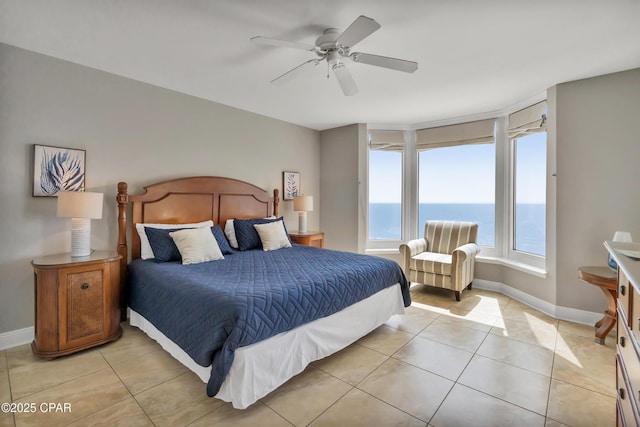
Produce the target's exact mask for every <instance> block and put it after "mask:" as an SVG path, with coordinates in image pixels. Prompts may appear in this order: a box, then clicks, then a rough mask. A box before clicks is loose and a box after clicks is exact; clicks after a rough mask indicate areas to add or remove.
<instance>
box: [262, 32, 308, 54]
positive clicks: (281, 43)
mask: <svg viewBox="0 0 640 427" xmlns="http://www.w3.org/2000/svg"><path fill="white" fill-rule="evenodd" d="M251 43H255V44H260V45H265V46H277V47H290V48H293V49H302V50H311V51H313V50H315V48H316V47H315V46H314V45H311V44H307V43H298V42H292V41H289V40H280V39H272V38H270V37H262V36H256V37H251Z"/></svg>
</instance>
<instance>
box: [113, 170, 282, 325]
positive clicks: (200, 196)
mask: <svg viewBox="0 0 640 427" xmlns="http://www.w3.org/2000/svg"><path fill="white" fill-rule="evenodd" d="M144 189H145V192H144V194H140V195H129V194H128V193H127V183H126V182H119V183H118V195H117V197H116V199H117V202H118V254H120V255H122V259H121V261H120V277H121V281H122V286H121V295H124V284H125V283H126V277H127V264H128V259H129V255H128V252H129V251H128V246H127V215H126V210H127V205H128V203H129V202H130V203H131V216H132V218H131V221H130V224H131V241H132V244H131V259H132V260H134V259H137V258H140V236H139V235H138V233H137V232H136V231H135V225H136V224H139V223H168V224H184V223H191V222H200V221H206V220H209V219H211V220H213V222H214V224H220V226H221V227H222V228H223V229H224V226H225V224H226V222H227V219H232V218H262V217H268V216H271V215H274V216H278V202H279V197H278V195H279V190H278V189H275V190H273V197H271V196H269V195H268V194H267V192H266V191H265V190H263V189H262V188H260V187H256V186H255V185H253V184H249V183H248V182H244V181H240V180H237V179H233V178H223V177H218V176H194V177H187V178H178V179H172V180H169V181H163V182H159V183H156V184H151V185H147V186H145V187H144ZM124 308H126V307H123V309H124ZM124 313H126V311H123V314H124Z"/></svg>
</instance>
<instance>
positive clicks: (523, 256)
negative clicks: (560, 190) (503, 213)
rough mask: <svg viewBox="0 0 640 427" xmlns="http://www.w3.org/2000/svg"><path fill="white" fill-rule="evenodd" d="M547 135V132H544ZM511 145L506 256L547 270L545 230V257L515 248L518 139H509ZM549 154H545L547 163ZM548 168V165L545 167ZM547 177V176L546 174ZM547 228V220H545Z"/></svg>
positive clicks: (546, 207) (546, 139)
mask: <svg viewBox="0 0 640 427" xmlns="http://www.w3.org/2000/svg"><path fill="white" fill-rule="evenodd" d="M544 133H545V134H547V131H546V130H545V131H544ZM507 139H508V144H509V180H508V184H509V188H508V191H507V193H508V209H509V213H508V215H509V216H508V221H507V226H508V232H507V236H508V244H507V245H506V247H505V249H506V250H505V256H506V258H508V259H511V260H514V261H516V262H520V263H523V264H527V265H531V266H533V267H537V268H542V269H543V268H545V264H546V253H547V252H548V248H547V239H546V235H547V232H546V230H545V243H544V244H545V255H544V256H543V255H537V254H533V253H530V252H525V251H519V250H517V249H516V248H515V245H516V242H515V239H516V172H517V171H516V141H517V140H518V138H517V137H516V138H508V137H507ZM547 146H548V136H546V137H545V148H546V147H547ZM547 155H548V154H545V161H546V157H547ZM545 167H546V165H545ZM545 176H547V174H546V173H545ZM544 185H545V216H546V215H547V212H548V209H549V207H548V204H547V201H546V186H547V182H546V181H545V183H544ZM545 227H546V218H545Z"/></svg>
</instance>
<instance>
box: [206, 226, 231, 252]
mask: <svg viewBox="0 0 640 427" xmlns="http://www.w3.org/2000/svg"><path fill="white" fill-rule="evenodd" d="M211 232H212V233H213V236H214V237H215V238H216V242H218V246H219V247H220V252H222V254H223V255H229V254H232V253H233V249H231V246H230V245H229V242H228V241H227V237H226V236H225V235H224V231H222V228H221V227H220V226H219V225H216V226H213V227H211Z"/></svg>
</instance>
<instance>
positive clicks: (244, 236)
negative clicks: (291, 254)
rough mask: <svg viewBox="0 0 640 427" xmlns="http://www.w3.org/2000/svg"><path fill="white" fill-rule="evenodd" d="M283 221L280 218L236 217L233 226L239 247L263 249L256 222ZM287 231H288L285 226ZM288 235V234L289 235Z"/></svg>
mask: <svg viewBox="0 0 640 427" xmlns="http://www.w3.org/2000/svg"><path fill="white" fill-rule="evenodd" d="M276 221H282V225H283V226H284V220H283V219H282V217H280V218H255V219H234V220H233V228H234V229H235V231H236V239H237V240H238V249H240V250H241V251H248V250H249V249H262V240H260V235H259V234H258V232H257V231H256V228H255V227H254V225H255V224H268V223H270V222H276ZM284 231H285V232H286V231H287V229H286V227H285V230H284ZM287 236H288V235H287Z"/></svg>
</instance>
